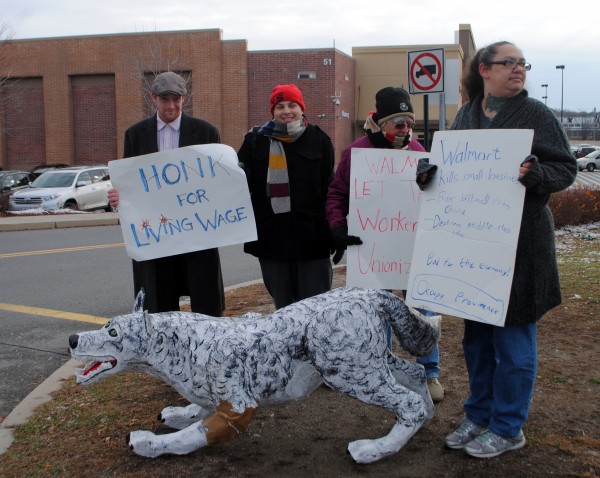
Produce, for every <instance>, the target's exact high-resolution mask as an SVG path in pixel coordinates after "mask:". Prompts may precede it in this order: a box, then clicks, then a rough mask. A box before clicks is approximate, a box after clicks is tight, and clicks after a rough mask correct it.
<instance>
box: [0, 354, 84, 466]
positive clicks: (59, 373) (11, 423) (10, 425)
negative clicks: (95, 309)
mask: <svg viewBox="0 0 600 478" xmlns="http://www.w3.org/2000/svg"><path fill="white" fill-rule="evenodd" d="M78 365H79V363H78V362H76V361H75V360H73V359H70V360H69V361H68V362H67V363H65V364H64V365H63V366H62V367H59V368H58V369H57V370H56V371H55V372H54V373H53V374H52V375H50V376H49V377H48V378H47V379H46V380H44V381H43V382H42V383H41V384H40V385H38V387H37V388H36V389H35V390H34V391H33V392H31V393H30V394H29V395H27V397H25V399H24V400H22V401H21V403H19V404H18V405H17V406H16V407H15V408H14V410H13V411H12V412H10V414H9V415H8V417H6V419H5V420H4V421H3V422H2V423H0V455H2V454H3V453H4V452H6V451H7V450H8V449H9V448H10V446H11V445H12V443H13V441H14V439H15V429H14V427H17V426H19V425H23V424H25V423H27V420H29V418H30V417H31V415H32V413H33V411H34V410H35V409H36V408H37V407H38V406H40V405H42V404H43V403H46V402H49V401H50V400H51V399H52V396H51V395H52V393H53V392H56V391H58V390H60V388H61V387H62V382H63V380H65V379H66V378H68V377H70V376H72V375H74V373H75V368H76V367H77V366H78Z"/></svg>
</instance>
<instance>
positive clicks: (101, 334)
mask: <svg viewBox="0 0 600 478" xmlns="http://www.w3.org/2000/svg"><path fill="white" fill-rule="evenodd" d="M143 304H144V291H143V290H141V291H140V292H139V293H138V296H137V297H136V301H135V305H134V308H133V313H131V314H127V315H120V316H117V317H114V318H112V319H111V320H110V321H109V322H108V323H107V324H106V325H105V326H104V327H102V328H101V329H100V330H92V331H89V332H81V333H79V334H76V335H71V336H70V337H69V346H70V349H71V356H72V357H73V358H74V359H75V360H78V361H80V362H88V363H87V365H86V366H85V367H84V368H82V369H78V370H77V371H76V375H77V383H82V384H86V385H87V384H90V383H93V382H96V381H97V380H100V379H101V378H104V377H106V376H109V375H114V374H117V373H119V372H123V371H124V370H127V369H132V368H133V369H135V368H136V366H141V365H143V364H145V363H146V360H145V357H146V353H147V348H148V340H149V336H150V335H151V333H152V330H151V322H150V316H149V315H148V314H147V313H146V312H144V309H143Z"/></svg>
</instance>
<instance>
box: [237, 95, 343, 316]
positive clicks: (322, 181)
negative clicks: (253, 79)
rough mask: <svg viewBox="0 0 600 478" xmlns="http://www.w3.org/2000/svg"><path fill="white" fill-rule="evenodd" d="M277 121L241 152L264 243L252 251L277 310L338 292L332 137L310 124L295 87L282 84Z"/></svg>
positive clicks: (256, 131)
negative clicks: (331, 211)
mask: <svg viewBox="0 0 600 478" xmlns="http://www.w3.org/2000/svg"><path fill="white" fill-rule="evenodd" d="M269 106H270V110H271V116H272V118H271V119H270V120H269V121H267V122H266V123H265V124H263V125H262V126H259V127H255V128H252V130H251V131H250V132H249V133H248V134H247V135H246V136H245V137H244V142H243V144H242V146H241V148H240V150H239V151H238V158H239V161H240V164H241V165H242V167H243V168H244V169H245V171H246V176H247V179H248V187H249V189H250V195H251V198H252V206H253V208H254V216H255V217H256V229H257V233H258V240H256V241H253V242H249V243H246V244H245V245H244V251H245V252H247V253H248V254H252V255H253V256H256V257H257V258H258V260H259V262H260V267H261V270H262V275H263V280H264V283H265V286H266V288H267V290H268V291H269V294H271V297H273V300H274V302H275V307H276V308H277V309H280V308H281V307H285V306H286V305H289V304H291V303H293V302H296V301H299V300H302V299H305V298H307V297H311V296H313V295H317V294H321V293H323V292H327V291H328V290H330V289H331V283H332V277H333V273H332V268H331V261H330V259H329V255H330V248H331V234H330V231H329V226H328V223H327V217H326V214H325V199H326V197H327V188H328V187H329V183H330V182H331V180H332V178H333V165H334V161H335V159H334V150H333V144H332V143H331V139H330V138H329V136H327V135H326V134H325V133H324V132H323V131H321V129H320V128H319V127H317V126H315V125H312V124H309V123H308V120H307V119H306V117H305V116H304V112H305V110H306V106H305V104H304V98H303V96H302V93H301V92H300V90H299V89H298V87H296V86H295V85H277V86H276V87H275V88H273V91H272V92H271V97H270V100H269Z"/></svg>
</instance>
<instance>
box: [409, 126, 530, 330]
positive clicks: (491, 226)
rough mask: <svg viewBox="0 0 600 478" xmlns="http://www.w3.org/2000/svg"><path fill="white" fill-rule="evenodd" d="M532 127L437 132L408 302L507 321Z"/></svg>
mask: <svg viewBox="0 0 600 478" xmlns="http://www.w3.org/2000/svg"><path fill="white" fill-rule="evenodd" d="M532 140H533V131H532V130H464V131H442V132H436V133H435V135H434V137H433V144H432V148H431V153H430V156H429V158H430V162H431V163H432V164H436V165H437V166H438V170H437V172H436V173H435V176H434V178H433V180H432V183H431V184H430V185H429V187H428V188H427V189H426V190H425V193H424V195H423V198H422V205H421V212H420V215H419V230H418V232H417V240H416V244H415V249H414V253H413V258H412V268H411V272H410V277H409V284H408V292H407V300H406V302H407V303H408V304H409V305H412V306H414V307H421V308H425V309H430V310H434V311H436V312H440V313H443V314H444V313H445V314H448V315H454V316H456V317H462V318H465V319H471V320H476V321H479V322H485V323H489V324H492V325H499V326H503V325H504V321H505V319H506V311H507V308H508V300H509V298H510V289H511V286H512V278H513V273H514V264H515V256H516V248H517V241H518V239H519V228H520V225H521V216H522V212H523V201H524V198H525V188H524V187H523V185H521V184H520V183H519V182H518V175H519V165H520V164H521V162H522V161H523V160H524V159H525V157H526V156H527V155H528V154H529V152H530V151H531V143H532Z"/></svg>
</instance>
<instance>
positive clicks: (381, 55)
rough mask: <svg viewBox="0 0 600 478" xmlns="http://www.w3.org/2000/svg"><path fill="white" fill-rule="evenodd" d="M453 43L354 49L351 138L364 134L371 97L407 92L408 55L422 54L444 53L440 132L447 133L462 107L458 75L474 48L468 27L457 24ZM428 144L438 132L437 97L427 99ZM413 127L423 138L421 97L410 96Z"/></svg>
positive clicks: (430, 95) (373, 107)
mask: <svg viewBox="0 0 600 478" xmlns="http://www.w3.org/2000/svg"><path fill="white" fill-rule="evenodd" d="M454 40H455V43H449V44H435V45H397V46H375V47H354V48H353V49H352V58H354V60H355V62H356V80H355V81H356V87H355V92H356V94H355V102H356V121H355V124H354V132H355V137H360V136H362V135H363V134H364V131H363V125H364V121H365V118H366V117H367V115H368V114H369V112H371V111H374V110H375V94H376V93H377V91H379V90H380V89H381V88H384V87H386V86H399V87H402V88H404V89H405V90H406V91H409V90H410V88H409V72H408V70H409V65H408V55H409V52H416V51H423V50H426V51H428V50H436V49H443V50H444V61H445V71H444V98H445V102H444V104H445V108H442V109H441V111H442V115H443V116H444V117H445V121H444V124H443V126H442V128H444V129H447V128H449V127H450V125H451V124H452V121H453V120H454V118H455V117H456V114H457V112H458V110H459V108H460V107H461V106H462V104H463V99H462V97H461V81H462V74H463V70H464V67H465V64H466V62H467V61H468V60H469V59H470V58H471V57H472V56H473V55H474V54H475V52H476V46H475V40H474V38H473V32H472V30H471V25H469V24H460V25H459V27H458V30H457V31H455V37H454ZM427 96H428V98H427V101H428V108H427V112H428V127H429V132H430V136H429V140H430V141H431V136H432V135H433V132H435V131H438V130H439V129H440V96H441V95H440V94H438V93H433V94H429V95H427ZM411 102H412V104H413V108H414V112H415V118H416V120H417V126H416V128H415V133H416V134H417V136H418V139H420V140H423V136H424V134H423V133H424V121H423V120H424V113H425V108H424V95H423V94H414V95H411Z"/></svg>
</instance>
